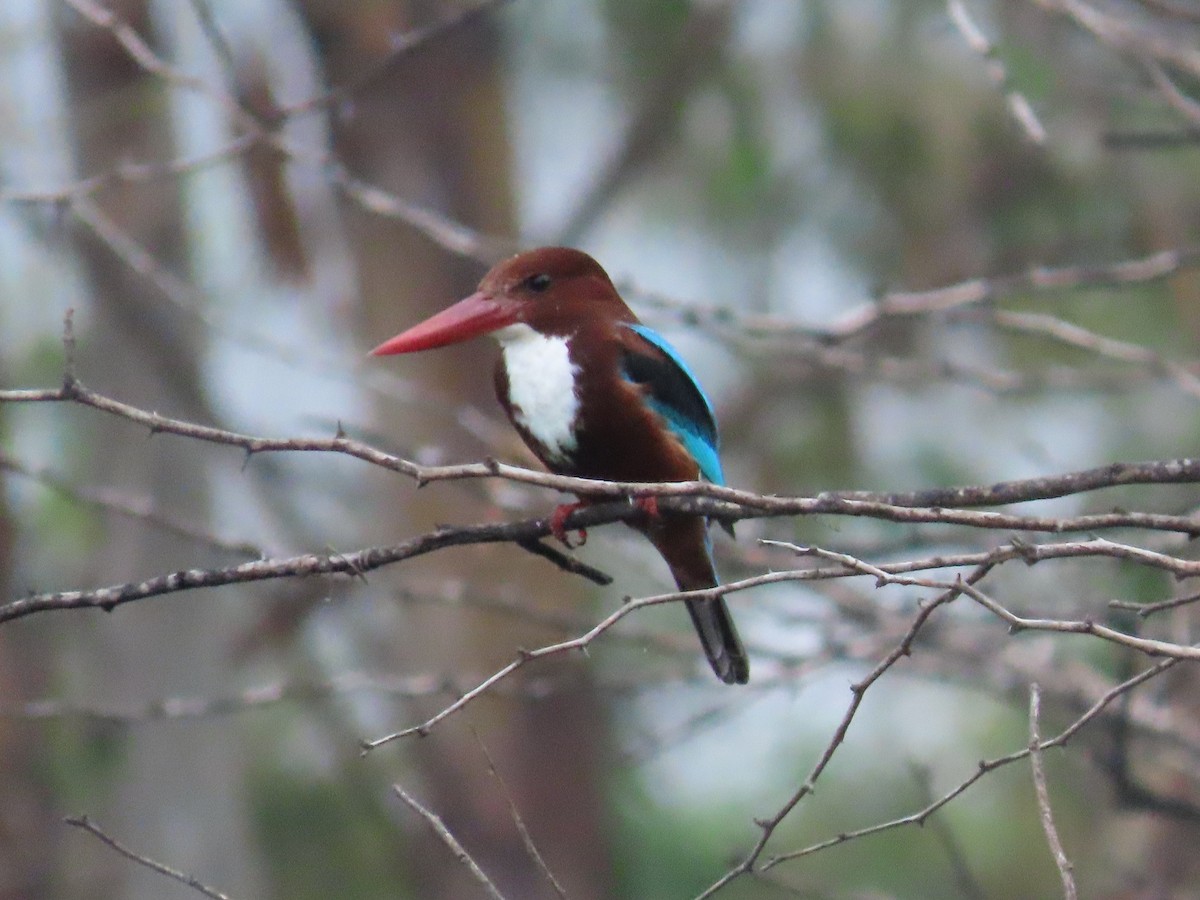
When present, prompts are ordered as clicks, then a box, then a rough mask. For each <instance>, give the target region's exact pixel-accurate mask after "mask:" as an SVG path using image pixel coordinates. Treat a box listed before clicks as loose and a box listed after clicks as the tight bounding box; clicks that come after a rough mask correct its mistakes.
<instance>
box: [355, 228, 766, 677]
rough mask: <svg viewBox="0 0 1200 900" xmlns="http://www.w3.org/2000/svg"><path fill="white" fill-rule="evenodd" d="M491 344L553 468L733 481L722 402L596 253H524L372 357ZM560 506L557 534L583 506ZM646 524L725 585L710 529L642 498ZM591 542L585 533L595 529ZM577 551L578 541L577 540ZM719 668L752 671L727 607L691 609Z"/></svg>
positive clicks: (498, 371)
mask: <svg viewBox="0 0 1200 900" xmlns="http://www.w3.org/2000/svg"><path fill="white" fill-rule="evenodd" d="M481 335H490V336H491V337H492V338H494V339H495V340H496V341H497V343H499V345H500V358H499V360H498V361H497V363H496V368H495V374H494V378H495V387H496V395H497V397H498V398H499V400H500V405H501V406H502V407H503V408H504V412H505V413H506V414H507V416H508V418H509V421H510V422H512V424H513V427H514V428H516V430H517V433H518V434H520V436H521V438H522V439H523V440H524V441H525V443H526V444H527V445H528V447H529V449H530V450H532V451H533V453H534V455H535V456H537V458H538V459H539V460H541V462H542V464H543V465H545V466H546V468H548V469H549V470H550V471H552V472H556V473H558V474H561V475H574V476H579V477H582V478H597V479H603V480H606V481H625V482H639V481H640V482H664V481H697V480H701V479H703V480H706V481H710V482H712V483H714V484H724V476H723V474H722V471H721V459H720V455H719V450H720V441H719V438H718V434H717V424H716V417H715V415H714V414H713V409H712V404H711V403H710V402H709V400H708V398H707V397H706V396H705V394H704V391H703V390H702V389H701V388H700V385H699V383H698V381H697V380H696V376H695V375H694V374H693V373H692V371H691V369H690V368H688V366H687V364H686V363H685V362H684V361H683V358H682V357H681V356H680V355H679V353H678V352H677V351H676V350H675V348H674V347H672V346H671V345H670V344H669V343H668V342H667V340H666V339H665V338H664V337H663V336H662V335H660V334H658V333H657V332H656V331H654V330H653V329H651V328H648V327H647V326H645V325H643V324H642V323H641V322H640V321H639V320H638V317H637V316H636V315H634V313H633V311H632V310H631V309H630V308H629V307H628V306H627V305H626V304H625V301H624V300H622V299H621V295H620V294H619V293H618V292H617V289H616V287H615V286H614V285H613V283H612V280H611V279H610V278H609V277H608V274H607V273H606V272H605V271H604V269H603V268H601V267H600V264H599V263H597V262H596V261H595V260H594V259H592V257H590V256H588V255H587V254H586V253H583V252H582V251H579V250H574V249H571V248H568V247H543V248H540V249H537V250H530V251H527V252H525V253H519V254H517V255H516V256H513V257H511V258H510V259H507V260H505V261H503V262H501V263H499V264H497V265H496V266H495V267H493V268H492V269H491V271H489V272H488V273H487V274H486V275H484V277H483V280H482V281H481V282H480V283H479V287H478V289H477V290H476V291H475V293H473V294H471V295H470V296H469V297H466V298H465V299H463V300H460V301H459V302H458V303H455V304H454V305H453V306H450V307H448V308H446V309H444V310H442V311H441V312H439V313H436V314H434V315H433V316H431V317H430V318H428V319H426V320H425V321H423V322H421V323H419V324H417V325H414V326H413V327H411V328H409V329H408V330H407V331H404V332H402V333H400V334H398V335H396V336H395V337H394V338H392V339H391V340H388V341H385V342H384V343H382V344H380V345H379V346H378V347H376V348H375V349H374V350H372V351H371V353H372V355H375V356H384V355H389V354H393V353H413V352H416V351H418V350H430V349H433V348H435V347H444V346H446V345H448V344H456V343H458V342H460V341H465V340H468V339H470V338H473V337H478V336H481ZM585 502H586V500H584V499H582V498H581V499H580V502H579V503H573V504H565V505H561V506H559V507H557V508H556V509H555V511H554V515H553V516H552V517H551V525H552V531H553V532H554V534H555V536H556V537H558V539H559V540H561V541H563V542H564V543H567V536H566V533H565V530H564V528H563V523H564V521H565V519H566V517H567V515H568V514H569V513H570V512H571V511H572V510H574V509H576V508H578V507H579V506H581V505H583V503H585ZM640 505H642V506H643V508H644V509H646V511H647V516H646V517H645V519H643V520H640V521H638V522H637V523H634V524H633V527H634V528H636V529H638V530H639V531H640V532H642V534H644V535H645V536H646V537H647V538H648V539H649V540H650V543H651V544H653V545H654V547H655V549H656V550H658V552H659V554H660V555H661V556H662V557H663V559H664V560H665V561H666V563H667V566H668V567H669V568H670V570H671V574H672V576H673V577H674V579H675V584H676V585H677V586H678V588H679V590H681V591H693V590H701V589H706V588H712V587H715V586H716V585H717V584H718V583H719V582H718V579H717V572H716V567H715V566H714V564H713V559H712V543H711V540H710V538H709V534H708V522H707V520H705V519H704V518H702V517H699V516H684V515H678V514H671V513H661V514H660V513H659V512H658V509H657V505H656V503H655V502H654V498H646V499H645V500H643V501H641V502H640ZM583 537H584V539H586V533H584V534H583ZM568 546H570V544H568ZM686 605H687V610H688V612H689V613H690V614H691V618H692V623H693V624H694V625H695V627H696V631H697V633H698V634H699V636H700V643H701V645H702V646H703V648H704V653H705V656H706V657H707V658H708V662H709V664H710V665H711V666H712V668H713V671H714V672H715V673H716V674H717V677H719V678H720V679H721V680H722V681H724V682H725V683H727V684H745V683H746V682H747V681H748V680H749V677H750V665H749V660H748V658H747V656H746V651H745V648H744V647H743V646H742V642H741V639H740V638H739V637H738V633H737V628H736V627H735V626H734V623H733V618H732V617H731V616H730V614H729V608H728V607H727V606H726V604H725V601H724V600H723V599H720V598H718V599H691V600H687V601H686Z"/></svg>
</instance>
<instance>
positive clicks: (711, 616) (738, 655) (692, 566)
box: [648, 518, 750, 684]
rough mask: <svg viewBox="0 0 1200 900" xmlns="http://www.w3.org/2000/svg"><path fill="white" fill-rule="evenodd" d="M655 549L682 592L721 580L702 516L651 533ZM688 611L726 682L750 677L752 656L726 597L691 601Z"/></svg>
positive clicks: (676, 522) (706, 651)
mask: <svg viewBox="0 0 1200 900" xmlns="http://www.w3.org/2000/svg"><path fill="white" fill-rule="evenodd" d="M648 537H650V540H651V541H652V542H653V543H654V546H655V548H656V549H657V550H658V552H659V553H661V554H662V556H663V558H664V559H665V560H666V561H667V565H668V566H670V567H671V574H672V575H673V576H674V577H675V584H676V585H678V586H679V589H680V590H681V591H697V590H704V589H705V588H711V587H716V586H717V585H718V584H719V583H720V581H719V579H718V578H717V570H716V568H715V567H714V566H713V562H712V555H711V553H710V550H709V546H708V526H707V523H706V522H705V521H704V520H703V519H700V518H689V519H686V520H676V521H674V522H671V523H670V524H665V523H664V525H663V527H661V529H656V530H655V531H654V532H650V533H648ZM687 611H688V612H689V613H690V614H691V616H692V624H693V625H695V626H696V633H697V634H699V635H700V644H701V645H702V646H703V647H704V655H705V656H706V657H708V663H709V665H711V666H712V669H713V671H714V672H716V673H717V677H718V678H720V679H721V680H722V681H723V682H725V683H726V684H745V683H746V682H747V681H749V680H750V659H749V657H747V656H746V648H745V647H743V646H742V639H741V638H740V637H738V632H737V627H736V626H735V625H734V624H733V617H732V616H731V615H730V614H729V607H728V606H726V605H725V601H724V600H723V599H716V600H688V601H687Z"/></svg>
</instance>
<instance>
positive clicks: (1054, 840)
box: [1029, 682, 1078, 900]
mask: <svg viewBox="0 0 1200 900" xmlns="http://www.w3.org/2000/svg"><path fill="white" fill-rule="evenodd" d="M1041 702H1042V701H1041V692H1040V690H1039V688H1038V686H1037V682H1034V683H1033V684H1031V685H1030V686H1029V765H1030V767H1031V768H1032V770H1033V786H1034V790H1035V791H1036V792H1037V804H1038V812H1039V813H1040V815H1041V820H1042V830H1043V831H1044V832H1046V843H1048V844H1049V845H1050V852H1051V853H1052V854H1053V855H1054V864H1055V865H1056V866H1057V867H1058V874H1059V877H1060V878H1061V879H1062V886H1063V897H1064V898H1066V900H1076V897H1077V896H1078V894H1077V893H1076V891H1075V876H1074V875H1073V874H1072V870H1073V868H1074V867H1073V866H1072V865H1071V861H1070V860H1069V859H1067V854H1066V852H1065V851H1064V850H1063V846H1062V841H1061V840H1059V837H1058V829H1057V828H1055V827H1054V815H1053V813H1052V812H1051V809H1050V791H1049V789H1048V788H1047V787H1046V770H1045V768H1044V767H1043V765H1042V737H1041V734H1040V733H1039V728H1038V719H1039V718H1040V717H1041Z"/></svg>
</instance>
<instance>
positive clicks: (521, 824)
mask: <svg viewBox="0 0 1200 900" xmlns="http://www.w3.org/2000/svg"><path fill="white" fill-rule="evenodd" d="M472 732H474V733H475V740H476V741H477V742H478V744H479V749H480V750H481V751H483V756H484V759H486V760H487V766H488V772H489V773H490V774H491V776H492V777H493V778H494V779H496V783H497V784H498V785H499V786H500V791H501V793H503V794H504V800H505V802H507V803H508V811H509V814H510V815H511V816H512V820H513V824H514V825H515V826H516V828H517V833H518V834H519V835H520V836H521V843H522V844H524V845H525V852H526V853H528V854H529V858H530V859H532V860H533V862H534V864H535V865H536V866H537V867H538V870H539V871H540V872H541V873H542V874H543V875H545V876H546V881H548V882H549V883H550V887H551V888H552V889H553V890H554V893H555V894H557V895H558V896H559V897H561V898H562V900H567V892H566V891H565V890H563V886H562V885H561V884H559V883H558V879H557V878H555V877H554V873H553V872H551V871H550V866H548V865H547V864H546V860H545V859H544V858H543V856H542V854H541V851H540V850H538V848H537V844H535V843H534V841H533V836H532V835H531V834H530V833H529V829H528V828H527V827H526V826H525V820H524V819H522V818H521V811H520V810H519V809H517V802H516V800H514V799H513V795H512V791H510V790H509V789H508V784H507V783H505V781H504V779H503V778H502V777H501V775H500V773H499V772H498V771H497V770H496V761H495V760H494V759H492V754H491V753H489V752H488V748H487V745H486V744H485V743H484V742H483V739H482V738H481V737H480V736H479V734H478V732H475V731H474V729H472Z"/></svg>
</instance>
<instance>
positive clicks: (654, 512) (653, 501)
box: [633, 495, 659, 521]
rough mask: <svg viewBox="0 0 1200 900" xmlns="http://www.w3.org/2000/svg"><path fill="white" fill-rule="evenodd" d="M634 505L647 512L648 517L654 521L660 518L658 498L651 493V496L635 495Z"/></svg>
mask: <svg viewBox="0 0 1200 900" xmlns="http://www.w3.org/2000/svg"><path fill="white" fill-rule="evenodd" d="M633 505H634V506H636V507H637V508H638V509H640V510H641V511H642V512H644V513H645V514H646V518H648V519H650V520H651V521H654V520H656V519H658V516H659V512H658V498H657V497H655V496H653V495H651V496H649V497H635V498H634V500H633Z"/></svg>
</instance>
